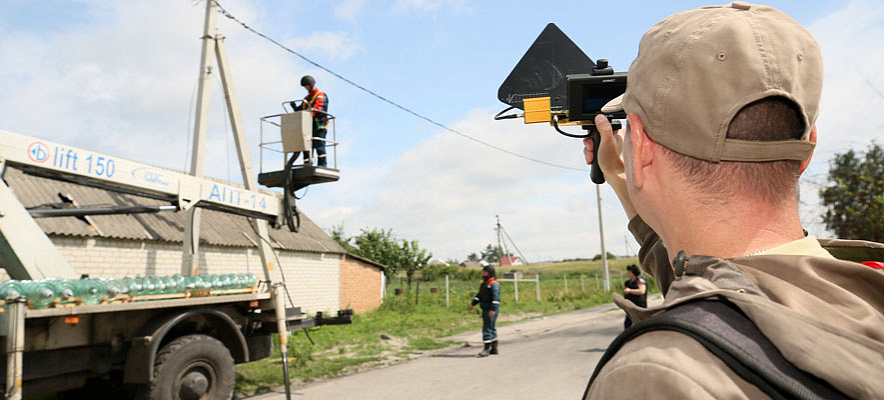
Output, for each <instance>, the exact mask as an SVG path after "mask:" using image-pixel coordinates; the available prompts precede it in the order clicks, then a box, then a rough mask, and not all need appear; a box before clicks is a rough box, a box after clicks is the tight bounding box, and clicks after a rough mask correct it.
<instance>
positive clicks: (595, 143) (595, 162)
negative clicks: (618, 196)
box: [589, 126, 605, 185]
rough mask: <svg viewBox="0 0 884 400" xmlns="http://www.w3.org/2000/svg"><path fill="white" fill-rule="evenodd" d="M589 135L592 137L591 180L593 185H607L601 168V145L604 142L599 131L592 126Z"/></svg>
mask: <svg viewBox="0 0 884 400" xmlns="http://www.w3.org/2000/svg"><path fill="white" fill-rule="evenodd" d="M589 134H590V135H591V137H592V166H591V167H590V171H589V178H590V179H591V180H592V183H595V184H598V185H601V184H603V183H605V174H604V173H602V168H601V167H599V145H601V142H602V135H601V134H599V130H598V129H597V128H596V127H595V126H592V127H590V128H589Z"/></svg>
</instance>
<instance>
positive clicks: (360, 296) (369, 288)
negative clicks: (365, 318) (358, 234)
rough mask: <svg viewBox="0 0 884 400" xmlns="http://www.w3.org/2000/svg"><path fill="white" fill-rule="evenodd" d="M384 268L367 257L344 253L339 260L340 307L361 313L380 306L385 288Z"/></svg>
mask: <svg viewBox="0 0 884 400" xmlns="http://www.w3.org/2000/svg"><path fill="white" fill-rule="evenodd" d="M384 269H385V267H384V266H383V265H381V264H378V263H376V262H374V261H371V260H369V259H366V258H362V257H359V256H357V255H353V254H345V255H344V258H343V260H342V261H341V307H343V308H352V309H353V311H355V312H356V313H362V312H365V311H368V310H372V309H375V308H377V307H378V306H380V305H381V300H382V299H383V296H384V290H385V289H386V288H385V287H384V286H385V278H384ZM379 275H380V279H378V276H379Z"/></svg>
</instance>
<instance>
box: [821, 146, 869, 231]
mask: <svg viewBox="0 0 884 400" xmlns="http://www.w3.org/2000/svg"><path fill="white" fill-rule="evenodd" d="M829 183H830V185H829V186H826V187H824V188H823V189H822V190H820V197H821V198H822V201H823V205H824V206H825V207H826V212H825V214H823V222H824V223H825V224H826V228H828V229H830V230H832V231H833V232H835V235H836V236H838V237H841V238H845V239H861V240H870V241H874V242H879V243H880V242H884V148H882V147H881V145H879V144H878V143H876V142H874V141H873V142H872V143H871V144H870V145H869V148H868V150H866V152H865V154H857V153H856V152H854V151H853V150H848V151H847V152H846V153H843V154H836V155H835V158H833V159H832V160H831V161H829Z"/></svg>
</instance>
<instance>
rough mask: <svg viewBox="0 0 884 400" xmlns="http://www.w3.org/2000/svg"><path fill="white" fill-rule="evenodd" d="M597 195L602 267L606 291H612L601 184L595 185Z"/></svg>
mask: <svg viewBox="0 0 884 400" xmlns="http://www.w3.org/2000/svg"><path fill="white" fill-rule="evenodd" d="M595 195H596V198H597V199H598V204H599V242H600V243H601V246H602V268H603V269H604V271H605V293H610V292H611V276H610V273H609V272H608V252H607V251H605V226H604V224H603V223H602V189H601V185H599V184H596V185H595Z"/></svg>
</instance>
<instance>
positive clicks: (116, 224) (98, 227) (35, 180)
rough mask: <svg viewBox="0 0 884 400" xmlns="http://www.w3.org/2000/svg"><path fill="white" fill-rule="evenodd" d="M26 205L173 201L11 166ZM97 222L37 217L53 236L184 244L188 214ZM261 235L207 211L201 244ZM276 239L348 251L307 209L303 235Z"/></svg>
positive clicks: (245, 242) (275, 234)
mask: <svg viewBox="0 0 884 400" xmlns="http://www.w3.org/2000/svg"><path fill="white" fill-rule="evenodd" d="M3 178H4V180H5V181H6V183H7V185H9V187H10V188H12V190H13V191H14V192H15V195H16V197H18V200H19V201H20V202H21V203H22V204H23V205H24V206H25V207H35V206H40V205H43V204H52V203H59V202H60V201H61V198H60V195H63V196H65V197H68V198H70V199H72V200H74V201H76V202H77V204H78V205H79V206H99V205H102V206H106V205H112V206H134V205H166V204H168V203H167V202H163V201H161V200H156V199H151V198H148V197H142V196H136V195H132V194H126V193H119V192H116V191H111V190H106V189H100V188H96V187H92V186H85V185H80V184H76V183H71V182H66V181H61V180H55V179H49V178H45V177H41V176H35V175H32V174H29V173H27V172H24V171H22V170H19V169H16V168H13V167H8V168H7V169H6V173H5V175H4V176H3ZM89 219H90V220H91V221H92V224H90V223H89V222H87V221H86V220H85V219H82V218H77V217H53V218H37V219H35V220H36V221H37V224H39V225H40V227H41V228H43V231H44V232H46V234H49V235H63V236H81V237H106V238H116V239H131V240H155V241H165V242H174V243H181V242H182V240H183V237H184V224H185V222H186V219H185V213H184V212H160V213H154V214H119V215H94V216H91V217H89ZM243 233H245V234H246V235H248V236H249V237H250V238H251V239H252V240H253V241H256V242H257V241H258V240H259V239H258V238H257V234H255V232H254V230H253V229H252V227H251V224H249V221H248V218H246V217H244V216H240V215H235V214H230V213H225V212H221V211H216V210H210V209H203V211H202V222H201V224H200V243H201V244H208V245H217V246H231V247H254V244H252V242H251V241H249V239H247V238H246V237H245V236H243ZM270 242H271V243H272V244H273V247H275V248H281V249H286V250H293V251H303V252H313V253H337V254H343V253H344V252H345V251H344V249H343V248H342V247H341V246H340V245H339V244H338V242H336V241H335V240H334V239H332V238H331V237H329V236H328V235H327V234H326V233H325V232H324V231H323V230H322V229H321V228H319V226H317V225H316V224H315V223H313V221H311V220H310V218H308V217H307V216H306V215H304V214H303V213H301V228H300V231H299V232H298V233H294V232H290V231H289V230H288V228H284V227H283V228H281V229H272V228H271V229H270Z"/></svg>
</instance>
